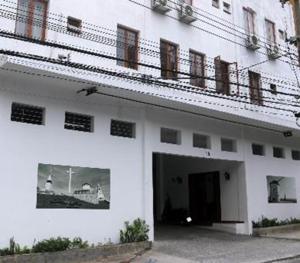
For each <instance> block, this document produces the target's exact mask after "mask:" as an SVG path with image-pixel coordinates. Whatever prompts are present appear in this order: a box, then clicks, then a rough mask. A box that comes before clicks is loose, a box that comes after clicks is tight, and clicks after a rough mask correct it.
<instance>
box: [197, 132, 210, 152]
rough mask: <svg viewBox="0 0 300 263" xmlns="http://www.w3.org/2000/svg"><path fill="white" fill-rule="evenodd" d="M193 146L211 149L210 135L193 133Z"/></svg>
mask: <svg viewBox="0 0 300 263" xmlns="http://www.w3.org/2000/svg"><path fill="white" fill-rule="evenodd" d="M193 146H194V147H195V148H202V149H210V148H211V145H210V137H209V136H206V135H202V134H195V133H194V134H193Z"/></svg>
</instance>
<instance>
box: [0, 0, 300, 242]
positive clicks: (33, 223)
mask: <svg viewBox="0 0 300 263" xmlns="http://www.w3.org/2000/svg"><path fill="white" fill-rule="evenodd" d="M139 1H140V2H141V0H139ZM0 2H1V3H2V4H3V5H2V8H4V3H6V6H7V7H6V10H11V9H10V8H11V7H14V5H13V4H12V5H11V4H9V3H7V2H5V1H4V0H1V1H0ZM143 2H144V4H145V5H146V6H148V7H149V6H150V4H149V3H150V1H146V0H145V1H143ZM195 2H196V1H195ZM234 3H235V4H234V6H233V14H232V15H227V14H224V13H223V12H222V10H217V9H214V8H213V7H211V6H210V5H209V4H208V5H207V2H206V1H205V3H204V0H202V1H199V2H196V5H197V6H201V8H204V9H205V10H206V11H209V12H212V13H213V14H214V15H217V16H219V17H222V18H224V19H226V20H228V21H232V22H234V23H238V24H240V25H241V24H242V20H241V17H240V13H241V12H240V10H241V8H242V6H244V5H251V6H252V7H253V8H255V9H256V11H257V12H258V15H259V16H260V23H262V22H263V17H265V16H266V17H270V16H271V15H272V14H273V13H276V18H277V19H276V22H277V21H281V22H279V25H280V27H283V22H282V20H283V19H284V17H285V15H286V12H287V11H284V10H283V9H281V7H280V4H279V3H276V4H274V1H273V0H267V1H260V0H255V1H254V0H253V1H245V0H243V1H242V0H240V1H235V2H234ZM269 6H272V8H269ZM49 7H50V12H52V13H55V14H58V16H54V18H55V19H54V20H55V21H56V23H58V24H62V25H65V22H66V21H65V20H66V18H65V17H66V16H68V15H72V16H75V17H78V18H82V19H83V20H84V21H88V22H90V23H92V24H96V25H99V26H103V27H105V28H104V29H101V28H99V27H98V28H97V29H96V31H95V28H94V31H92V29H89V30H90V31H92V32H94V33H97V34H98V33H100V31H101V34H104V35H105V36H108V37H109V38H111V39H112V40H115V39H116V35H115V30H116V28H117V24H118V23H120V24H123V25H126V26H129V27H132V28H135V29H137V30H139V31H140V35H141V37H142V38H145V39H147V40H151V41H153V42H151V44H150V46H147V47H148V48H151V49H154V50H156V51H158V50H159V45H158V43H159V40H160V38H165V39H168V40H170V41H173V42H175V43H178V44H180V47H181V52H182V53H185V52H186V51H187V50H188V49H189V48H193V49H196V50H199V51H200V52H203V53H205V54H206V55H207V56H208V57H209V58H207V60H209V61H210V62H212V61H213V58H214V57H216V56H219V55H221V57H222V58H223V59H224V60H227V61H229V62H231V61H232V62H233V61H238V62H239V64H240V66H248V65H249V64H252V63H256V62H259V61H261V60H263V59H266V57H265V56H263V55H259V54H255V55H254V54H253V53H251V52H248V51H247V50H246V49H245V48H244V47H238V46H235V45H233V44H230V42H228V41H225V40H221V39H220V38H219V36H223V34H225V33H222V34H221V33H220V32H219V31H218V30H217V29H216V28H212V27H209V26H207V24H205V23H203V22H200V21H198V22H197V23H196V24H195V25H196V26H197V27H198V28H196V27H192V26H187V25H184V24H182V23H180V22H178V21H177V20H174V19H172V18H170V17H167V16H162V15H159V14H156V13H154V12H153V11H151V10H150V9H148V8H143V7H140V6H138V5H136V4H133V3H132V2H129V1H128V0H114V1H112V0H110V1H96V0H90V1H89V4H88V5H87V4H84V6H83V3H82V1H79V0H72V1H71V0H60V1H58V0H50V6H49ZM271 12H272V13H271ZM61 15H62V16H64V18H62V16H61ZM170 15H171V16H173V17H175V16H176V13H174V12H173V13H172V14H170ZM290 16H291V14H290V13H288V14H287V18H288V21H290ZM0 24H1V27H4V28H5V29H7V30H10V31H14V27H15V22H14V21H13V20H6V19H4V18H0ZM288 25H289V31H291V32H292V31H293V29H292V25H291V23H290V22H288ZM199 28H200V29H199ZM158 29H159V30H158ZM205 29H210V30H213V31H214V32H215V33H216V35H217V36H215V35H212V34H208V33H205V31H204V30H205ZM260 33H261V34H263V33H262V32H260ZM47 36H48V38H49V39H51V40H58V41H60V42H64V43H67V44H72V45H74V44H76V45H78V46H81V47H88V48H91V49H95V50H97V51H99V50H100V51H103V52H107V53H108V54H112V55H115V52H116V50H115V47H112V46H107V45H104V44H101V43H95V42H91V41H86V40H82V39H79V38H75V37H74V36H67V35H65V34H60V33H56V32H53V31H50V30H49V31H48V32H47ZM226 36H227V37H228V35H226ZM0 48H9V49H13V50H17V51H26V52H34V53H35V54H40V55H45V56H51V57H53V58H56V57H57V54H58V53H62V52H61V51H57V50H53V49H50V48H46V47H43V48H42V47H36V46H35V45H32V44H26V45H25V44H20V43H19V42H17V41H12V40H4V39H1V44H0ZM71 57H72V61H77V62H83V63H91V64H94V65H100V66H105V67H107V68H112V69H117V70H122V71H124V72H130V73H132V72H135V71H132V70H127V69H124V68H120V67H118V66H116V63H115V62H114V61H107V60H103V59H95V58H91V57H87V56H81V55H76V54H72V56H71ZM141 60H142V61H146V62H147V63H148V62H151V63H156V64H157V63H159V57H158V56H156V57H155V58H152V57H149V56H146V55H145V54H143V55H141ZM11 61H13V63H14V64H23V65H25V67H19V66H16V65H11V64H10V66H9V67H10V68H18V69H21V70H24V69H25V68H27V69H28V68H29V67H31V68H39V69H40V68H43V69H44V70H45V71H46V72H47V71H48V74H50V73H49V72H57V73H59V74H61V76H64V75H65V76H67V77H70V76H72V77H74V76H76V77H78V78H81V79H88V80H93V81H97V82H99V83H103V84H104V85H106V86H107V87H109V89H110V88H111V92H112V93H114V94H124V92H123V90H121V91H119V90H115V89H114V88H112V87H111V86H110V85H112V86H113V85H115V86H117V87H119V88H121V89H127V90H134V91H143V92H148V93H151V94H152V97H151V101H160V102H161V100H160V99H161V98H166V96H168V100H169V102H168V103H165V105H173V106H175V107H177V106H178V105H180V107H181V108H191V107H192V106H193V107H197V110H198V111H200V110H201V113H207V112H209V113H211V115H213V116H217V117H225V118H229V116H230V117H232V116H231V115H228V114H227V113H231V114H233V116H235V117H234V118H235V120H237V121H238V120H240V118H241V117H244V120H245V118H248V119H246V120H249V122H252V123H253V122H254V121H255V122H256V120H259V122H257V123H259V124H262V123H264V124H266V123H267V124H268V125H269V124H270V125H271V124H278V125H282V126H283V127H292V128H295V131H296V126H295V121H294V118H286V116H282V115H280V114H279V112H278V111H275V112H274V111H273V115H269V114H268V112H270V111H269V110H266V111H265V112H267V114H262V113H261V112H260V108H258V107H257V106H251V107H250V109H251V110H253V111H249V110H248V109H249V106H245V105H243V104H241V103H233V102H229V101H227V100H223V99H213V98H209V97H207V96H206V95H194V94H187V93H186V92H179V91H174V90H170V89H162V88H159V87H152V86H150V87H149V86H145V85H141V84H135V83H129V82H124V81H123V80H116V79H111V78H103V77H102V76H99V75H96V74H86V72H84V73H83V72H80V71H76V70H69V69H66V68H63V67H56V66H55V67H53V66H52V67H51V68H50V67H49V65H47V64H42V65H41V64H40V63H32V62H30V63H29V62H28V61H19V60H18V61H17V60H11ZM4 67H5V68H6V65H4ZM7 67H8V66H7ZM187 68H188V66H187V65H183V66H182V69H186V70H187ZM257 69H258V70H259V71H263V72H265V73H263V75H264V76H266V77H271V78H276V79H277V80H278V79H281V77H278V75H279V74H280V75H284V79H285V81H288V82H289V83H290V82H293V83H294V82H295V81H294V76H293V73H292V72H291V71H290V69H288V67H287V65H284V64H282V63H281V62H279V61H276V62H268V63H266V64H264V65H261V66H259V67H258V68H257ZM35 72H36V70H35ZM139 72H140V73H147V74H152V75H154V76H155V75H158V74H159V72H158V71H157V70H146V69H145V68H140V69H139ZM135 73H136V72H135ZM207 75H208V76H209V75H214V71H213V70H211V68H208V70H207ZM286 78H288V80H287V79H286ZM244 82H245V83H246V82H247V78H246V79H245V80H244ZM208 84H209V83H208ZM265 84H266V83H265ZM211 85H212V84H211ZM266 85H267V84H266ZM86 86H87V85H84V84H78V83H75V82H74V83H73V82H68V81H62V80H51V81H50V80H49V79H48V78H46V77H43V78H40V77H36V76H30V77H25V76H23V75H20V74H17V73H8V72H6V71H1V73H0V112H1V114H0V127H1V129H0V154H1V156H2V162H1V167H2V173H1V175H0V178H1V182H2V183H1V184H2V185H5V188H4V187H3V188H2V190H1V191H0V200H1V201H0V202H1V209H2V210H1V222H2V224H1V226H0V233H1V235H0V245H5V244H7V242H8V240H9V238H10V237H11V236H14V237H15V239H16V240H17V241H18V242H20V243H22V244H27V245H31V244H32V242H33V240H34V239H35V238H36V239H41V238H48V237H50V236H57V235H63V236H70V237H72V236H81V237H82V238H84V239H88V240H89V241H91V242H99V241H100V242H105V241H108V239H109V238H111V239H112V241H114V242H117V241H118V233H119V229H120V228H122V226H123V222H124V221H125V220H132V219H134V218H136V217H142V218H144V219H146V221H147V223H148V224H149V225H150V226H151V233H150V237H151V238H153V200H152V199H153V195H152V194H153V193H152V153H153V152H160V153H168V154H174V155H183V156H194V157H200V158H210V159H218V160H227V161H235V162H244V164H245V168H244V167H242V166H240V167H239V168H236V169H233V170H232V174H233V181H232V185H226V184H225V183H224V188H223V189H224V192H223V193H222V195H223V196H224V199H225V196H228V193H230V194H231V196H229V198H228V200H231V201H228V203H231V202H234V201H235V195H236V194H235V192H234V191H231V189H232V188H233V187H234V185H236V186H238V187H239V190H241V191H242V190H243V189H244V190H245V191H244V193H245V194H246V196H247V200H245V197H244V199H243V200H242V201H240V202H242V203H243V204H245V203H247V205H245V206H243V207H241V206H240V215H242V214H243V215H246V216H247V220H248V222H249V223H250V222H251V220H256V219H258V218H259V217H260V216H261V215H265V216H268V217H278V218H287V217H291V216H294V217H300V212H299V211H300V209H299V208H300V207H299V203H297V204H269V203H267V187H266V176H267V175H274V176H281V175H282V174H285V175H287V176H289V177H295V178H296V184H297V198H298V200H299V197H300V196H299V195H300V191H299V189H300V181H299V180H298V174H299V162H297V161H293V160H291V156H290V150H291V149H300V143H299V140H298V139H297V138H283V136H282V135H281V134H273V133H271V132H266V131H262V130H255V129H253V128H246V127H243V126H240V125H238V124H237V125H234V124H229V123H225V122H222V121H218V120H212V119H207V118H204V117H197V116H194V115H193V116H192V115H189V114H184V113H178V112H171V111H168V110H162V109H158V108H155V109H154V108H153V107H150V106H147V107H142V106H141V105H140V104H131V103H125V102H124V101H121V100H116V99H108V98H107V97H101V96H91V97H84V96H78V95H76V94H75V93H76V91H77V90H79V89H81V88H83V87H85V88H86ZM289 86H290V84H286V85H281V87H280V90H282V91H290V90H289V89H287V87H289ZM103 89H104V88H103ZM132 96H133V95H132ZM133 97H136V96H135V95H134V96H133ZM178 97H180V98H178ZM12 102H23V103H29V104H33V105H40V106H43V107H45V108H46V123H45V126H42V127H41V126H32V125H25V124H20V123H12V122H10V108H11V103H12ZM212 110H213V111H212ZM65 111H72V112H73V111H74V112H79V113H83V114H89V115H93V116H95V132H94V133H92V134H86V133H78V132H72V131H66V130H64V129H63V122H64V112H65ZM226 114H227V115H226ZM270 116H271V117H270ZM111 118H116V119H124V120H127V121H133V122H136V123H137V126H136V127H137V137H136V139H134V140H128V139H123V138H115V137H111V136H110V135H109V127H110V119H111ZM160 127H169V128H175V129H179V130H181V134H182V140H181V142H182V143H181V145H166V144H161V143H160ZM272 127H273V126H272ZM193 132H200V133H205V134H209V135H210V136H211V140H212V149H211V151H210V156H208V153H207V151H202V150H199V149H196V148H193V147H192V134H193ZM221 137H228V138H233V139H235V140H236V141H237V146H238V147H237V150H238V152H237V153H224V152H221V150H220V138H221ZM252 142H260V143H263V144H265V145H266V147H267V152H266V157H257V156H253V155H252V154H251V143H252ZM273 145H280V146H283V147H284V148H285V149H286V153H287V155H286V159H284V160H279V159H275V158H273V157H272V153H271V149H272V146H273ZM39 162H41V163H53V164H61V165H64V164H66V165H76V166H84V167H85V166H86V167H99V168H110V169H111V209H110V210H108V211H88V210H84V211H79V210H60V211H56V210H37V209H35V205H36V192H35V190H36V185H37V165H38V163H39ZM244 170H245V179H244V180H238V178H241V177H239V176H235V174H241V173H244ZM245 188H246V189H245ZM236 198H237V197H236ZM239 198H240V197H239ZM240 200H241V199H240ZM226 206H227V204H226V205H224V207H226ZM232 207H236V206H232ZM236 213H237V211H236V210H232V211H231V210H226V211H223V215H224V218H228V219H229V218H232V217H233V216H234V217H235V216H236Z"/></svg>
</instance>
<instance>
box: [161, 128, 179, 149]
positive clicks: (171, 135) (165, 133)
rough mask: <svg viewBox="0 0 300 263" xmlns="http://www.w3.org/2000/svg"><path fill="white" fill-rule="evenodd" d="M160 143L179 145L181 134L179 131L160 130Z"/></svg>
mask: <svg viewBox="0 0 300 263" xmlns="http://www.w3.org/2000/svg"><path fill="white" fill-rule="evenodd" d="M160 141H161V142H163V143H170V144H178V145H179V144H181V134H180V131H177V130H173V129H168V128H161V130H160Z"/></svg>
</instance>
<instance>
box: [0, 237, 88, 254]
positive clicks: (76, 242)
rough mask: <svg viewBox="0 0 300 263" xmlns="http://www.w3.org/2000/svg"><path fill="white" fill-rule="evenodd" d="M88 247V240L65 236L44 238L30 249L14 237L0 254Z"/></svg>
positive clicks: (0, 250)
mask: <svg viewBox="0 0 300 263" xmlns="http://www.w3.org/2000/svg"><path fill="white" fill-rule="evenodd" d="M89 247H90V245H89V244H88V242H87V241H83V240H82V239H81V238H80V237H76V238H74V239H72V240H71V239H69V238H65V237H57V238H50V239H45V240H42V241H40V242H38V243H36V244H35V245H33V247H32V248H31V249H29V248H28V247H26V246H24V247H21V246H20V245H19V244H18V243H16V242H15V240H14V238H11V239H10V241H9V247H6V248H3V249H0V256H13V255H21V254H30V253H45V252H58V251H65V250H69V249H76V248H77V249H85V248H89Z"/></svg>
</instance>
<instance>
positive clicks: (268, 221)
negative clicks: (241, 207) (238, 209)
mask: <svg viewBox="0 0 300 263" xmlns="http://www.w3.org/2000/svg"><path fill="white" fill-rule="evenodd" d="M292 224H300V219H297V218H290V219H285V220H278V219H277V218H267V217H264V216H262V218H261V219H260V220H258V221H252V225H253V228H262V227H272V226H284V225H292Z"/></svg>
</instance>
